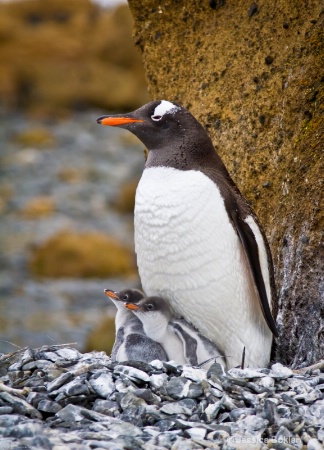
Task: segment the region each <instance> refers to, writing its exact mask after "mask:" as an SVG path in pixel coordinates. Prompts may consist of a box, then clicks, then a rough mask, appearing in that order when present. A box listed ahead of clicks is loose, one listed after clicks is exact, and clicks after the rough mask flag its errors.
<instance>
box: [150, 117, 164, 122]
mask: <svg viewBox="0 0 324 450" xmlns="http://www.w3.org/2000/svg"><path fill="white" fill-rule="evenodd" d="M151 119H152V120H154V121H155V122H158V121H159V120H161V119H162V116H151Z"/></svg>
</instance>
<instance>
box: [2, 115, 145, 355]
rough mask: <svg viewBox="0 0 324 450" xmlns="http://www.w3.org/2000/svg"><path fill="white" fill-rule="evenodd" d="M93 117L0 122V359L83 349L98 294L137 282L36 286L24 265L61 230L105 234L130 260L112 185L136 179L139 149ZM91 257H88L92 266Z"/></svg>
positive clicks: (100, 299) (125, 221) (125, 218)
mask: <svg viewBox="0 0 324 450" xmlns="http://www.w3.org/2000/svg"><path fill="white" fill-rule="evenodd" d="M100 114H101V112H93V113H84V114H79V115H75V116H73V117H72V118H71V119H69V120H65V121H61V122H53V121H52V122H49V121H47V122H43V123H40V122H39V121H36V120H31V119H27V118H26V117H23V116H17V115H15V116H11V117H4V118H3V119H2V120H1V122H0V142H1V150H0V160H1V169H0V170H1V181H0V194H1V195H0V213H1V222H0V246H1V258H0V266H1V270H0V351H2V352H9V351H13V350H15V349H16V348H17V347H14V345H18V346H30V347H37V346H41V345H44V344H50V343H52V344H55V343H56V344H59V343H65V342H75V343H76V346H77V348H78V349H79V350H84V349H85V348H86V347H87V340H88V336H89V334H90V333H91V330H94V329H95V328H96V327H98V324H100V320H101V319H102V318H103V317H104V316H105V315H106V314H107V305H108V303H107V297H105V296H104V294H103V290H104V289H105V288H112V289H116V290H118V289H121V288H122V287H126V286H136V285H137V283H138V281H137V278H136V276H135V275H129V276H127V277H125V275H123V276H120V277H118V276H117V277H116V276H114V277H113V279H112V278H111V277H110V278H109V276H107V277H106V278H100V279H99V278H98V279H96V278H90V279H88V278H87V279H85V278H83V279H81V278H80V277H78V276H77V275H76V276H75V277H70V278H62V277H61V278H55V277H46V278H44V277H42V278H41V277H38V276H37V273H34V272H33V271H32V270H31V266H30V262H31V260H32V257H33V254H34V252H35V249H37V248H38V246H41V245H44V243H45V242H47V240H48V239H50V238H51V236H56V235H58V233H60V232H61V231H67V230H68V231H69V232H70V233H74V234H77V233H89V232H91V233H94V235H96V234H100V236H101V234H102V235H109V236H112V237H113V239H114V240H115V241H116V242H120V243H121V244H122V245H123V246H125V247H127V248H129V249H130V251H131V252H133V241H132V239H133V231H132V220H133V217H132V214H131V213H130V214H120V213H119V211H118V210H117V209H116V207H115V205H114V203H115V202H116V198H118V196H119V192H120V189H121V187H122V186H123V185H124V184H125V183H128V182H130V181H131V182H134V180H136V178H137V177H138V176H139V175H140V173H141V170H142V166H143V146H142V145H141V144H138V143H137V141H136V140H135V138H134V139H132V136H131V135H130V134H127V133H126V132H123V130H118V129H117V130H115V129H111V128H109V127H100V126H99V125H97V123H96V118H97V117H98V116H99V115H100ZM80 245H81V244H80ZM99 250H101V249H99ZM48 256H50V255H48ZM99 256H100V255H98V257H97V255H93V256H92V258H93V259H94V260H95V261H94V264H95V262H96V259H98V260H99ZM89 258H90V256H89ZM79 259H80V258H79ZM88 262H89V261H88ZM90 262H91V261H90ZM44 264H45V263H44ZM57 264H59V262H58V263H57ZM75 265H76V264H75ZM110 314H113V308H112V307H111V309H110ZM96 349H97V350H102V348H98V347H96Z"/></svg>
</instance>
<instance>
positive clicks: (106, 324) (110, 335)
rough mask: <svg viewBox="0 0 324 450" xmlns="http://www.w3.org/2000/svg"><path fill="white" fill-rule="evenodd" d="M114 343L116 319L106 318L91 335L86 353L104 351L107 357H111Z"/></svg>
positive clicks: (87, 342) (86, 346)
mask: <svg viewBox="0 0 324 450" xmlns="http://www.w3.org/2000/svg"><path fill="white" fill-rule="evenodd" d="M114 342H115V319H114V318H113V317H109V316H107V317H104V318H103V319H102V320H101V322H100V323H99V324H98V326H97V327H96V328H95V329H94V330H92V332H91V333H90V334H89V336H88V338H87V341H86V345H85V351H87V352H91V351H92V350H97V351H98V352H101V351H104V352H106V353H107V355H110V354H111V350H112V348H113V345H114Z"/></svg>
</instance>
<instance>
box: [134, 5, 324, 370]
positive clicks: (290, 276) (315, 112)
mask: <svg viewBox="0 0 324 450" xmlns="http://www.w3.org/2000/svg"><path fill="white" fill-rule="evenodd" d="M129 5H130V8H131V11H132V14H133V17H134V19H135V42H136V44H137V46H138V47H139V48H140V49H141V51H142V53H143V59H144V64H145V68H146V74H147V79H148V83H149V90H150V94H151V97H152V98H153V99H159V98H161V99H168V100H171V101H178V102H181V103H182V104H183V105H184V106H186V107H188V108H189V109H190V110H191V112H192V113H193V114H194V115H195V116H196V117H197V118H198V119H199V120H200V121H201V122H202V123H203V124H204V126H205V127H206V129H207V131H208V132H209V134H210V135H211V137H212V139H213V142H214V144H215V147H216V149H217V151H218V152H219V154H220V156H221V157H222V159H223V161H224V162H225V164H226V166H227V168H228V169H229V172H230V173H231V175H232V176H233V179H234V181H235V182H236V183H237V185H238V187H239V188H240V190H241V191H242V192H243V194H244V195H245V196H246V198H247V199H248V201H249V202H250V203H251V204H252V206H253V208H254V209H255V211H256V213H257V214H258V216H259V218H260V221H261V223H262V224H263V226H264V228H265V231H266V234H267V236H268V239H269V242H270V246H271V248H272V253H273V259H274V264H275V268H276V281H277V289H278V305H277V306H276V311H275V314H276V317H277V323H278V328H279V332H280V336H279V338H278V339H277V342H276V349H275V355H274V357H275V358H276V359H277V360H279V361H281V362H283V363H285V364H289V365H292V366H298V365H306V364H309V363H312V362H314V361H316V360H318V359H320V358H321V357H322V356H323V354H324V333H323V329H324V319H323V318H324V300H323V294H324V292H323V284H322V285H321V284H320V276H321V269H322V268H323V266H321V265H322V263H321V255H322V261H323V253H322V254H321V247H320V242H321V230H322V229H323V215H322V213H321V209H320V197H321V195H322V194H321V193H322V188H321V186H322V185H321V183H322V180H323V178H322V177H321V176H320V174H323V158H321V156H320V152H321V149H322V148H323V108H324V106H323V92H324V89H323V78H321V74H320V70H319V69H320V67H321V65H322V61H323V48H322V43H323V41H322V30H323V14H321V2H320V1H318V0H317V1H310V2H308V3H300V2H299V1H297V0H293V1H290V2H280V4H274V3H273V2H271V1H269V0H268V1H266V0H265V1H261V2H258V3H257V4H256V3H251V5H250V6H249V5H248V4H246V3H244V2H230V1H228V2H224V1H210V2H208V1H205V2H200V1H198V0H196V1H192V2H187V1H183V0H181V1H177V2H174V1H171V0H168V1H166V2H163V3H161V2H158V1H154V2H152V1H147V0H129ZM322 210H323V208H322Z"/></svg>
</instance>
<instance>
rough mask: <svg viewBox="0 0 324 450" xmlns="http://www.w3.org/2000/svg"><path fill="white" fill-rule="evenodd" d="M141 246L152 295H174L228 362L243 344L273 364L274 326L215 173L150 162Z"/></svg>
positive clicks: (255, 361)
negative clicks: (212, 177)
mask: <svg viewBox="0 0 324 450" xmlns="http://www.w3.org/2000/svg"><path fill="white" fill-rule="evenodd" d="M135 250H136V253H137V264H138V269H139V274H140V277H141V282H142V286H143V289H144V291H145V293H146V295H159V296H162V297H164V298H167V299H169V301H170V302H171V305H172V307H173V308H174V309H175V311H176V312H177V313H178V314H181V315H183V316H184V317H185V318H186V319H187V320H188V321H190V322H192V323H193V324H194V325H195V326H196V327H197V328H198V329H200V330H201V332H202V333H203V334H205V335H206V336H207V337H208V338H209V339H211V340H212V341H214V342H215V343H216V345H217V346H218V347H219V348H220V350H222V351H223V352H224V354H225V356H227V363H228V364H229V366H231V367H233V366H235V365H237V364H240V362H241V355H242V351H243V347H244V346H245V347H246V350H247V352H246V353H247V363H248V364H249V365H250V366H258V365H265V364H267V362H268V361H269V355H270V347H271V339H272V338H271V332H270V331H269V330H268V328H267V325H266V324H265V321H264V319H263V317H262V314H261V315H260V313H261V309H260V307H259V305H258V300H257V298H256V293H255V288H254V286H253V283H252V280H251V276H250V273H249V271H248V269H247V264H246V259H245V255H244V253H243V250H242V247H241V244H240V241H239V238H238V236H237V234H236V232H235V230H234V228H233V226H232V224H231V223H230V220H229V218H228V215H227V212H226V209H225V205H224V200H223V198H222V196H221V194H220V192H219V190H218V188H217V186H216V184H215V183H214V182H213V181H212V180H210V179H209V178H208V177H206V176H205V175H204V174H203V173H202V172H199V171H194V170H190V171H180V170H177V169H173V168H167V167H154V168H149V169H145V170H144V172H143V175H142V178H141V180H140V183H139V185H138V188H137V192H136V204H135Z"/></svg>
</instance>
